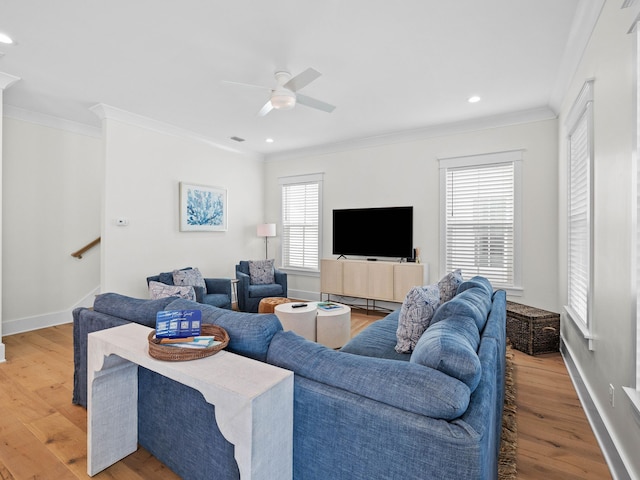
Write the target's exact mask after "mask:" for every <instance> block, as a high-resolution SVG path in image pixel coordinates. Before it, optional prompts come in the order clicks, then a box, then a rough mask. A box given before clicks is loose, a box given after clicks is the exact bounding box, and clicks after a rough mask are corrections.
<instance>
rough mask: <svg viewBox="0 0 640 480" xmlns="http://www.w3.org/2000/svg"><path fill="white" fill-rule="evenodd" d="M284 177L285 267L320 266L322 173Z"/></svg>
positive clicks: (307, 267)
mask: <svg viewBox="0 0 640 480" xmlns="http://www.w3.org/2000/svg"><path fill="white" fill-rule="evenodd" d="M318 177H319V176H318V175H310V176H303V177H293V178H285V179H281V183H282V227H283V228H282V229H283V233H282V263H283V267H289V268H299V269H308V270H318V269H319V264H320V260H319V257H320V248H319V245H320V193H321V188H320V187H321V176H320V178H318Z"/></svg>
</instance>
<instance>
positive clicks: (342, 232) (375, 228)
mask: <svg viewBox="0 0 640 480" xmlns="http://www.w3.org/2000/svg"><path fill="white" fill-rule="evenodd" d="M333 253H334V255H345V256H346V255H355V256H362V257H396V258H412V257H413V207H382V208H349V209H340V210H334V211H333Z"/></svg>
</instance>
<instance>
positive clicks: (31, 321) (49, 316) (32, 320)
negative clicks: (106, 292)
mask: <svg viewBox="0 0 640 480" xmlns="http://www.w3.org/2000/svg"><path fill="white" fill-rule="evenodd" d="M99 293H100V287H99V286H98V287H96V288H94V289H93V290H92V291H91V292H90V293H88V294H87V295H85V296H84V297H83V298H82V299H81V300H80V301H79V302H77V303H76V304H75V305H72V306H71V307H70V308H68V309H67V310H63V311H60V312H53V313H45V314H43V315H35V316H33V317H23V318H16V319H14V320H8V321H6V322H3V323H2V335H3V336H7V335H15V334H16V333H24V332H30V331H32V330H38V329H40V328H47V327H53V326H54V325H62V324H64V323H70V322H71V321H72V320H73V318H72V317H71V314H72V312H73V310H74V309H75V308H77V307H91V306H92V305H93V299H94V297H95V296H96V295H97V294H99ZM0 345H2V348H3V349H4V345H3V344H0ZM0 358H4V355H3V356H1V357H0Z"/></svg>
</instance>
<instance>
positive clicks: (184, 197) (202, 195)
mask: <svg viewBox="0 0 640 480" xmlns="http://www.w3.org/2000/svg"><path fill="white" fill-rule="evenodd" d="M226 230H227V190H226V189H225V188H221V187H208V186H204V185H193V184H190V183H185V182H180V231H182V232H194V231H200V232H215V231H218V232H220V231H226Z"/></svg>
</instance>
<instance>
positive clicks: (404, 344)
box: [396, 285, 440, 353]
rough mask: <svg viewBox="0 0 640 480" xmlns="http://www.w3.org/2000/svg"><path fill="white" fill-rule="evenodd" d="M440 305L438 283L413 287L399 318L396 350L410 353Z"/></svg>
mask: <svg viewBox="0 0 640 480" xmlns="http://www.w3.org/2000/svg"><path fill="white" fill-rule="evenodd" d="M438 305H440V289H439V288H438V285H427V286H424V287H413V288H412V289H411V290H409V293H407V296H406V298H405V299H404V302H403V303H402V307H401V309H400V317H399V319H398V329H397V331H396V337H397V344H396V352H398V353H409V352H411V351H413V349H414V347H415V346H416V343H417V342H418V340H420V337H421V336H422V334H423V333H424V331H425V330H426V329H427V327H428V326H429V324H430V323H431V319H432V318H433V314H434V313H435V311H436V309H437V308H438Z"/></svg>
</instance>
